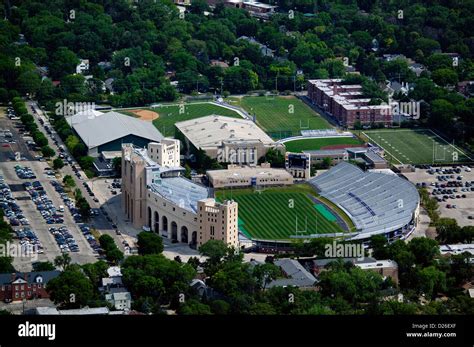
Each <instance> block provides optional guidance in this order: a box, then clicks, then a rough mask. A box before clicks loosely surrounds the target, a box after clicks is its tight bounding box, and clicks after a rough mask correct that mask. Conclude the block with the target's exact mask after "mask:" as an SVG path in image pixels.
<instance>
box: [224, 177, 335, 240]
mask: <svg viewBox="0 0 474 347" xmlns="http://www.w3.org/2000/svg"><path fill="white" fill-rule="evenodd" d="M310 195H312V191H311V188H310V187H309V186H306V185H304V186H303V185H301V186H300V185H298V186H292V187H283V188H268V189H264V190H260V191H259V190H254V189H250V188H249V189H232V190H229V189H227V190H220V191H217V192H216V197H217V198H218V199H219V200H223V199H233V200H234V201H236V202H238V204H239V229H240V230H242V231H243V232H244V233H245V234H247V236H248V237H250V238H252V239H259V240H288V239H290V238H291V236H304V235H308V236H309V235H310V234H327V233H339V232H344V230H343V229H342V228H341V227H340V226H339V225H338V224H337V223H336V222H335V220H336V217H335V216H334V215H333V213H334V212H331V211H329V209H326V208H322V207H319V208H317V206H318V205H317V204H316V203H315V202H314V201H313V200H312V199H311V198H310Z"/></svg>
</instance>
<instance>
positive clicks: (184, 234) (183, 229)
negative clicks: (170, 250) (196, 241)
mask: <svg viewBox="0 0 474 347" xmlns="http://www.w3.org/2000/svg"><path fill="white" fill-rule="evenodd" d="M181 242H184V243H188V228H186V227H185V226H183V227H181Z"/></svg>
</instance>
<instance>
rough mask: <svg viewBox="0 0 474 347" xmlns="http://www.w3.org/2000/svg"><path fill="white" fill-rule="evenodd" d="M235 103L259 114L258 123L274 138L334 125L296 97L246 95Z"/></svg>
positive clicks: (251, 112) (235, 100) (235, 99)
mask: <svg viewBox="0 0 474 347" xmlns="http://www.w3.org/2000/svg"><path fill="white" fill-rule="evenodd" d="M233 101H234V102H233V104H235V105H238V106H241V107H242V108H244V109H245V110H246V111H247V112H249V113H250V114H254V113H255V114H256V115H257V124H258V125H259V126H260V127H261V128H262V129H264V130H265V131H266V132H267V133H268V134H269V135H270V136H271V137H272V138H274V139H281V138H285V137H290V136H296V135H300V131H301V130H305V129H330V128H332V126H331V125H330V124H329V123H328V122H327V121H326V120H325V119H324V118H322V117H321V116H320V115H319V114H317V113H316V112H314V111H313V110H312V109H311V108H310V107H309V106H307V105H306V104H305V103H304V102H303V101H301V100H299V99H298V98H296V97H293V96H290V97H281V96H280V97H273V98H269V97H266V96H246V97H243V98H241V99H237V98H234V99H233Z"/></svg>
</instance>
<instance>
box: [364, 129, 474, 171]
mask: <svg viewBox="0 0 474 347" xmlns="http://www.w3.org/2000/svg"><path fill="white" fill-rule="evenodd" d="M363 135H364V136H365V137H367V139H368V141H369V142H372V143H374V144H376V145H378V146H379V147H382V148H383V149H384V150H385V155H386V157H387V159H391V160H392V163H393V164H395V165H397V164H452V163H457V162H466V161H471V160H472V159H471V158H470V157H469V156H468V155H467V154H466V153H465V152H464V151H463V150H461V149H460V148H459V147H457V146H455V145H453V144H451V143H449V142H447V141H446V140H444V139H443V138H442V137H440V136H439V135H437V134H436V133H435V132H434V131H432V130H430V129H386V130H385V129H381V130H369V131H365V132H363Z"/></svg>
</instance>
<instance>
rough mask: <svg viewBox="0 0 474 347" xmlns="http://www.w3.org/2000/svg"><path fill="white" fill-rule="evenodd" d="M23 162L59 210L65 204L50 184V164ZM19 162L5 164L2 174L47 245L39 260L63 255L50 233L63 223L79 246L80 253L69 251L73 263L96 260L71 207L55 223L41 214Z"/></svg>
mask: <svg viewBox="0 0 474 347" xmlns="http://www.w3.org/2000/svg"><path fill="white" fill-rule="evenodd" d="M21 163H22V165H27V166H28V167H30V168H31V170H32V171H33V172H34V173H35V176H36V179H34V180H33V181H34V182H39V183H40V184H41V187H42V188H43V192H44V196H46V197H47V199H48V201H50V204H51V206H54V207H55V208H56V209H58V210H59V209H60V206H63V205H64V202H63V200H62V199H61V197H60V195H59V194H58V193H57V192H56V191H55V189H54V187H53V185H52V184H51V182H52V181H53V180H54V179H53V178H52V177H51V176H47V175H46V174H45V173H44V172H45V168H46V167H47V163H46V162H39V161H31V162H21ZM16 165H18V164H17V162H6V163H2V170H3V176H4V178H5V181H6V182H7V183H8V184H9V185H10V186H11V187H14V188H13V189H12V190H13V196H14V197H15V198H16V199H17V201H18V205H19V206H20V208H21V209H22V211H23V213H24V215H25V217H26V218H27V219H28V220H29V226H30V228H31V229H32V230H33V231H34V232H35V233H36V235H37V236H38V238H39V240H40V241H41V243H42V245H43V247H44V253H43V254H41V255H40V256H39V260H40V261H42V260H49V261H52V260H54V258H55V257H56V256H58V255H60V254H61V251H60V248H59V245H58V243H57V242H56V240H55V237H54V235H53V233H51V232H50V230H49V229H50V228H51V227H58V228H59V227H61V226H67V229H68V231H69V232H70V234H71V236H72V238H73V239H74V240H75V242H76V243H77V246H78V251H77V252H70V255H71V258H72V260H73V262H77V263H84V262H94V261H96V260H97V259H96V256H95V255H94V253H93V252H92V249H91V248H90V246H89V244H88V243H87V241H86V239H85V238H84V236H83V235H82V233H81V232H80V229H79V227H78V225H77V223H75V221H74V219H73V217H72V215H71V213H70V212H69V211H68V210H64V212H63V213H61V215H62V217H61V218H60V219H56V220H54V222H52V223H50V224H48V220H49V217H47V218H46V217H43V216H42V215H41V211H40V210H39V209H38V206H37V205H36V204H35V203H34V201H33V200H32V195H31V193H29V192H28V190H27V189H26V187H25V185H24V183H26V182H28V183H30V182H31V181H32V180H29V179H22V178H19V177H18V176H17V174H16V172H15V166H16ZM26 265H29V264H26ZM14 266H16V267H17V269H19V267H20V266H21V267H24V266H25V264H17V263H15V262H14Z"/></svg>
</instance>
